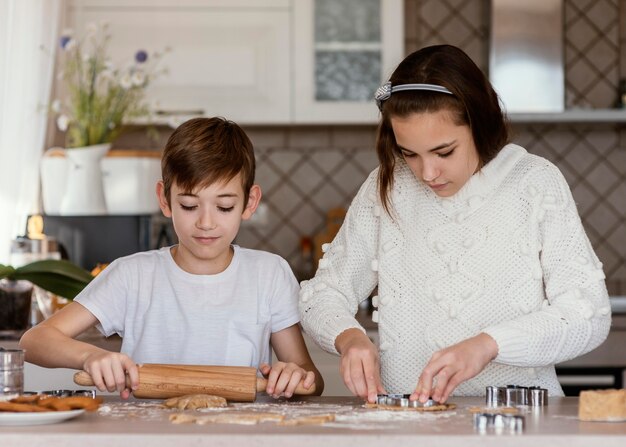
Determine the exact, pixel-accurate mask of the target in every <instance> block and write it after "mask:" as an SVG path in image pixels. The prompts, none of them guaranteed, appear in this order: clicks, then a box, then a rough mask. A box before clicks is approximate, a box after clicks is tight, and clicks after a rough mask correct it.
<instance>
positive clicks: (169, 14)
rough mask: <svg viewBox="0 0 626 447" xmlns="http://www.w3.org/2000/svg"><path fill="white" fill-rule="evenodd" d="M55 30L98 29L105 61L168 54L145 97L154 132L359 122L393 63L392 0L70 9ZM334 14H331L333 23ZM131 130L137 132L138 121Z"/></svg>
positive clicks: (105, 4)
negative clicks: (220, 120) (196, 120)
mask: <svg viewBox="0 0 626 447" xmlns="http://www.w3.org/2000/svg"><path fill="white" fill-rule="evenodd" d="M68 5H69V6H68V9H67V14H66V18H65V22H66V23H65V24H66V26H67V27H70V28H74V29H76V30H78V31H79V33H78V35H82V31H83V28H84V27H85V25H86V24H88V23H101V22H103V21H104V22H107V23H108V24H109V30H110V34H111V40H110V44H109V50H110V54H111V56H112V62H113V63H115V64H121V63H124V62H130V61H132V59H133V57H134V53H135V51H136V50H138V49H144V50H147V51H148V52H149V53H152V52H154V51H163V50H164V49H165V48H171V51H170V52H168V53H167V54H165V56H164V57H163V59H162V61H161V62H162V66H163V67H165V68H167V70H168V71H169V73H168V74H166V75H164V76H161V77H159V78H157V79H156V80H155V81H154V82H151V84H150V86H149V87H148V90H147V98H148V100H149V102H150V103H151V106H152V107H153V108H154V109H155V111H156V115H155V116H154V117H153V118H152V119H151V121H152V122H155V123H157V124H167V125H170V126H174V127H175V126H177V125H178V124H179V123H181V122H182V121H184V120H186V119H188V118H190V117H193V116H201V115H203V116H215V115H220V116H224V117H227V118H228V119H232V120H234V121H236V122H238V123H241V124H291V123H298V124H307V123H334V124H342V123H343V124H346V123H362V124H364V123H369V124H373V123H375V122H376V121H377V119H378V113H377V109H376V107H375V105H374V101H373V95H374V92H375V90H376V88H377V87H378V86H379V85H380V84H381V83H382V82H383V81H384V80H386V79H387V78H388V76H389V74H390V73H391V71H392V70H393V68H394V67H395V66H396V65H397V64H398V63H399V62H400V60H401V59H402V57H403V56H404V54H403V41H404V27H403V1H402V0H342V1H336V0H235V1H226V0H180V1H179V0H128V1H122V0H117V1H106V0H70V1H69V3H68ZM338 12H339V13H340V14H338ZM137 123H138V124H144V123H145V120H140V121H138V122H137Z"/></svg>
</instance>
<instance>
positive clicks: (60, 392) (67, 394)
mask: <svg viewBox="0 0 626 447" xmlns="http://www.w3.org/2000/svg"><path fill="white" fill-rule="evenodd" d="M24 394H25V395H31V394H45V395H46V396H53V397H70V396H87V397H91V398H95V397H96V390H48V391H24Z"/></svg>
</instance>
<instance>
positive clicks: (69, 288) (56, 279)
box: [14, 272, 88, 299]
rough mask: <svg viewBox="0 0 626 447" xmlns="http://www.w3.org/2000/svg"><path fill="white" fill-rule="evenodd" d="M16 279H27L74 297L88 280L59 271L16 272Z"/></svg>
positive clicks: (63, 294)
mask: <svg viewBox="0 0 626 447" xmlns="http://www.w3.org/2000/svg"><path fill="white" fill-rule="evenodd" d="M14 279H25V280H27V281H30V282H32V283H33V284H35V285H36V286H39V287H41V288H42V289H44V290H47V291H48V292H51V293H54V294H55V295H59V296H62V297H63V298H67V299H74V297H75V296H76V295H78V294H79V293H80V292H81V290H83V289H84V288H85V286H86V285H87V284H88V282H85V281H79V280H76V279H73V278H68V277H67V276H64V275H60V274H58V273H43V272H29V273H23V272H22V273H16V274H15V275H14Z"/></svg>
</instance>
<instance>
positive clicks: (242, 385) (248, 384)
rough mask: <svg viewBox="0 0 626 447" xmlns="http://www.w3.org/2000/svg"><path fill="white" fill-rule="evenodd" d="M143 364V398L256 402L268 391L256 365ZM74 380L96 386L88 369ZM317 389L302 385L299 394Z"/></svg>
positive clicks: (140, 393) (138, 392)
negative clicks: (187, 397) (207, 396)
mask: <svg viewBox="0 0 626 447" xmlns="http://www.w3.org/2000/svg"><path fill="white" fill-rule="evenodd" d="M138 367H139V387H138V388H137V389H136V390H135V391H134V392H133V395H134V396H135V397H137V398H140V399H167V398H170V397H177V396H183V395H185V394H213V395H215V396H221V397H223V398H225V399H227V400H233V401H238V402H253V401H254V400H255V398H256V393H257V391H265V388H266V386H267V380H266V379H264V378H262V377H257V370H256V368H252V367H245V366H205V365H169V364H157V363H144V364H143V365H138ZM74 382H75V383H76V384H78V385H81V386H93V380H91V376H90V375H89V373H88V372H86V371H79V372H77V373H76V374H74ZM314 392H315V384H313V385H312V386H311V388H309V389H308V390H307V389H305V388H304V387H303V386H302V383H300V384H299V385H298V387H297V388H296V390H295V394H299V395H308V394H313V393H314Z"/></svg>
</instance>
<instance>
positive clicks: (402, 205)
mask: <svg viewBox="0 0 626 447" xmlns="http://www.w3.org/2000/svg"><path fill="white" fill-rule="evenodd" d="M377 176H378V170H375V171H374V172H372V173H371V174H370V176H369V178H368V179H367V180H366V181H365V183H364V184H363V186H362V187H361V189H360V191H359V193H358V194H357V196H356V198H355V199H354V201H353V203H352V205H351V206H350V209H349V211H348V214H347V216H346V220H345V222H344V224H343V226H342V228H341V230H340V231H339V233H338V234H337V236H336V238H335V240H334V241H333V242H332V244H330V247H329V248H328V249H327V250H326V253H325V255H324V257H323V259H322V260H321V261H320V265H319V269H318V271H317V274H316V275H315V278H313V279H312V280H310V281H308V282H304V283H303V284H302V290H301V292H300V316H301V319H302V324H303V326H304V329H305V331H306V332H307V333H308V334H310V335H311V336H312V337H313V338H314V339H315V341H316V342H317V343H318V344H319V345H320V346H321V347H322V348H323V349H325V350H326V351H328V352H332V353H336V352H337V351H336V350H335V347H334V343H335V339H336V337H337V336H338V335H339V334H340V333H341V332H343V331H345V330H346V329H349V328H360V329H361V330H363V328H362V327H361V326H360V325H359V323H358V322H357V321H356V320H355V318H354V315H355V314H356V311H357V307H358V304H359V302H361V301H363V300H364V299H366V298H367V297H368V296H369V295H370V294H371V292H372V291H373V290H374V288H375V287H376V286H378V296H375V297H374V298H373V304H374V306H375V307H377V310H376V311H375V312H374V315H373V319H374V321H376V322H378V330H379V342H380V345H379V349H380V360H381V377H382V381H383V385H384V387H385V389H386V390H387V392H393V393H409V392H411V391H413V390H414V388H415V386H416V384H417V379H418V377H419V375H420V373H421V371H422V369H423V367H424V366H425V365H426V363H427V362H428V360H429V359H430V357H431V355H432V354H433V352H435V351H437V350H440V349H442V348H444V347H446V346H450V345H452V344H455V343H458V342H460V341H462V340H465V339H467V338H470V337H472V336H475V335H477V334H479V333H481V332H484V333H487V334H489V335H490V336H491V337H493V338H494V339H495V341H496V342H497V344H498V348H499V353H498V356H497V357H496V359H495V360H494V361H493V362H491V363H490V364H489V365H488V366H487V367H486V368H485V369H484V370H483V372H482V373H480V374H479V375H478V376H476V377H474V378H473V379H471V380H468V381H467V382H465V383H463V384H461V385H460V386H459V387H458V388H457V390H456V391H455V393H454V394H455V395H473V396H477V395H484V392H485V387H486V386H488V385H495V386H506V385H509V384H513V385H523V386H541V387H543V388H547V389H548V392H549V394H550V395H562V394H563V391H562V389H561V387H560V385H559V383H558V381H557V378H556V374H555V370H554V364H556V363H559V362H562V361H565V360H568V359H571V358H574V357H577V356H579V355H581V354H584V353H586V352H588V351H590V350H592V349H594V348H595V347H597V346H598V345H600V343H602V342H603V341H604V339H605V338H606V336H607V334H608V331H609V327H610V324H611V308H610V305H609V300H608V295H607V291H606V287H605V284H604V274H603V272H602V264H601V263H600V262H599V261H598V258H597V257H596V255H595V253H594V251H593V249H592V247H591V245H590V243H589V240H588V238H587V236H586V234H585V232H584V229H583V227H582V224H581V221H580V217H579V215H578V212H577V210H576V205H575V203H574V201H573V198H572V195H571V192H570V190H569V187H568V185H567V183H566V181H565V179H564V178H563V176H562V174H561V173H560V171H559V170H558V169H557V168H556V167H555V166H554V165H553V164H551V163H550V162H549V161H547V160H545V159H543V158H541V157H538V156H535V155H531V154H528V153H527V152H526V150H525V149H523V148H522V147H519V146H516V145H513V144H510V145H507V146H505V147H504V148H503V149H502V151H501V152H500V153H499V154H498V156H497V157H496V158H495V159H494V160H492V161H491V162H489V163H488V164H487V165H486V166H485V167H484V168H483V169H481V170H480V171H479V172H478V173H477V174H474V175H473V176H472V177H471V178H470V180H469V181H468V182H467V183H466V184H465V185H464V186H463V188H462V189H461V190H460V191H459V192H457V193H456V194H455V195H454V196H452V197H449V198H440V197H438V196H437V195H436V194H435V193H434V192H432V191H431V190H430V189H429V188H428V187H426V186H424V185H423V184H422V183H421V182H420V181H418V180H417V179H416V178H415V176H414V175H413V173H412V172H411V171H410V169H409V168H408V166H407V165H406V164H405V163H404V162H403V161H402V160H399V161H398V163H397V167H396V171H395V181H394V185H393V190H392V193H391V203H392V209H393V218H392V217H390V216H389V215H388V214H387V213H386V212H385V211H384V209H382V207H381V204H380V199H379V196H378V192H377Z"/></svg>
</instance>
